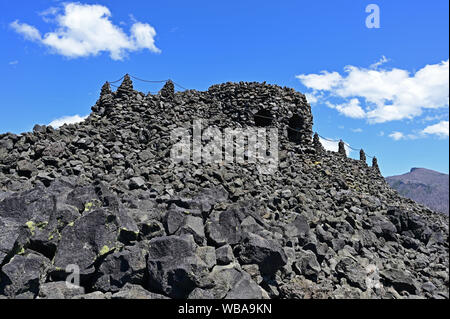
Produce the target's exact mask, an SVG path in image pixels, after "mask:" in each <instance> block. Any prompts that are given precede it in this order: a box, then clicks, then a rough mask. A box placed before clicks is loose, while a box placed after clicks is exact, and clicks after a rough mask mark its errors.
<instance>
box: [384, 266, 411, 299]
mask: <svg viewBox="0 0 450 319" xmlns="http://www.w3.org/2000/svg"><path fill="white" fill-rule="evenodd" d="M380 275H381V277H382V278H383V279H384V282H385V284H386V285H389V286H392V287H394V289H395V290H397V291H398V292H402V291H407V292H409V293H411V294H416V293H417V289H418V287H417V283H416V282H415V281H414V279H413V278H411V275H410V274H408V273H406V272H405V271H401V270H399V269H389V270H383V271H381V272H380Z"/></svg>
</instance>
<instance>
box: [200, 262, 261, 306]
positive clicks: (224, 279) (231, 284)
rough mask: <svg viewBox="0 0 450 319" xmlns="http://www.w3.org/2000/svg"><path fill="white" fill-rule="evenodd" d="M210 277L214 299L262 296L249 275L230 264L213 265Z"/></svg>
mask: <svg viewBox="0 0 450 319" xmlns="http://www.w3.org/2000/svg"><path fill="white" fill-rule="evenodd" d="M210 278H211V279H212V281H213V282H214V287H213V288H211V292H212V295H213V296H214V298H215V299H223V298H225V299H262V298H263V292H262V289H261V288H260V287H259V286H258V285H257V284H256V283H255V282H254V281H253V280H252V279H251V277H250V275H249V274H247V273H246V272H244V271H242V270H240V269H238V268H236V267H235V266H234V265H232V264H231V265H227V266H216V267H214V268H213V270H212V271H211V274H210ZM197 293H198V292H197Z"/></svg>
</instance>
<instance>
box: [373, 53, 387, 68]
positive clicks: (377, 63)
mask: <svg viewBox="0 0 450 319" xmlns="http://www.w3.org/2000/svg"><path fill="white" fill-rule="evenodd" d="M386 62H389V59H388V58H386V57H385V56H384V55H383V56H382V57H381V59H380V60H379V61H378V62H375V63H374V64H371V65H370V68H371V69H377V68H378V67H379V66H380V65H383V64H385V63H386Z"/></svg>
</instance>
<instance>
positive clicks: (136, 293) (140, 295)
mask: <svg viewBox="0 0 450 319" xmlns="http://www.w3.org/2000/svg"><path fill="white" fill-rule="evenodd" d="M111 299H169V298H167V297H165V296H163V295H160V294H155V293H153V292H150V291H147V290H145V289H144V288H143V287H142V286H139V285H133V284H130V283H126V284H125V286H124V287H123V288H122V289H121V290H120V291H119V292H116V293H115V294H113V295H112V296H111Z"/></svg>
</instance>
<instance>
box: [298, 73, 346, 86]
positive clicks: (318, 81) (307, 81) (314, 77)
mask: <svg viewBox="0 0 450 319" xmlns="http://www.w3.org/2000/svg"><path fill="white" fill-rule="evenodd" d="M296 78H297V79H299V80H300V81H301V82H302V83H303V84H304V85H305V86H306V87H310V88H313V89H315V90H330V89H331V88H333V87H335V86H336V85H337V84H339V83H340V82H341V81H342V77H341V75H340V74H339V73H337V72H333V73H329V72H327V71H322V72H321V73H320V74H300V75H297V76H296Z"/></svg>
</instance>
